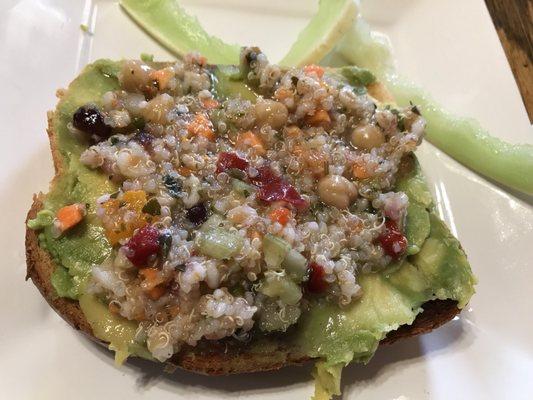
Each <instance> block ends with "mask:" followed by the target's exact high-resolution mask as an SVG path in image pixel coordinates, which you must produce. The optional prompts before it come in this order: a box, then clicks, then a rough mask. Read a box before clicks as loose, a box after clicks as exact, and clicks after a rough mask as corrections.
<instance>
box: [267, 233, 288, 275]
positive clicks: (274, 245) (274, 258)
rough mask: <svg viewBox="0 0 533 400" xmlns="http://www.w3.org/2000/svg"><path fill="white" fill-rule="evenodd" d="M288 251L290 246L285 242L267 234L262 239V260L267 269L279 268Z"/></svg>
mask: <svg viewBox="0 0 533 400" xmlns="http://www.w3.org/2000/svg"><path fill="white" fill-rule="evenodd" d="M290 249H291V245H290V244H289V243H287V242H286V241H285V240H283V239H282V238H279V237H277V236H274V235H271V234H270V233H267V234H266V235H265V237H264V238H263V258H264V260H265V263H266V265H267V267H268V268H271V269H275V268H279V267H280V266H281V263H282V262H283V260H284V259H285V257H286V256H287V253H288V252H289V250H290Z"/></svg>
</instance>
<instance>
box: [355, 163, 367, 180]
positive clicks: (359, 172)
mask: <svg viewBox="0 0 533 400" xmlns="http://www.w3.org/2000/svg"><path fill="white" fill-rule="evenodd" d="M352 174H353V176H354V178H357V179H366V178H368V177H369V175H368V172H367V170H366V168H364V167H362V166H361V165H358V164H355V165H354V166H353V167H352Z"/></svg>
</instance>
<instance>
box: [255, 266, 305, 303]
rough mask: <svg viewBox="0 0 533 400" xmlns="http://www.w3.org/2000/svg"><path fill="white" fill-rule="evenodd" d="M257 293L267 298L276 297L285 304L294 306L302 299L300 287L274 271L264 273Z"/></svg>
mask: <svg viewBox="0 0 533 400" xmlns="http://www.w3.org/2000/svg"><path fill="white" fill-rule="evenodd" d="M259 292H260V293H263V294H264V295H265V296H268V297H277V298H279V299H280V300H281V301H282V302H284V303H285V304H289V305H295V304H297V303H298V302H299V301H300V299H301V298H302V291H301V290H300V287H299V286H298V285H297V284H296V283H294V281H293V280H292V279H290V278H289V277H288V276H287V275H285V274H283V273H279V272H274V271H267V272H265V277H264V279H263V281H262V282H261V286H260V288H259Z"/></svg>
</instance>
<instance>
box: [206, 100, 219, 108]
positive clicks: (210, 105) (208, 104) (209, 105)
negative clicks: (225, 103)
mask: <svg viewBox="0 0 533 400" xmlns="http://www.w3.org/2000/svg"><path fill="white" fill-rule="evenodd" d="M218 104H219V103H218V101H216V100H215V99H205V100H203V101H202V105H203V106H204V108H207V109H208V110H212V109H214V108H217V107H218Z"/></svg>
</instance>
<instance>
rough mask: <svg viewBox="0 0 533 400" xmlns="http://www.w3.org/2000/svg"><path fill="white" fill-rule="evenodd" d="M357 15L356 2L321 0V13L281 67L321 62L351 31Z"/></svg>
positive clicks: (311, 21)
mask: <svg viewBox="0 0 533 400" xmlns="http://www.w3.org/2000/svg"><path fill="white" fill-rule="evenodd" d="M356 15H357V6H356V4H355V2H354V1H353V0H320V1H319V3H318V11H317V13H316V14H315V15H314V16H313V18H311V20H310V21H309V23H308V24H307V25H306V27H305V28H304V29H303V30H302V31H301V32H300V34H299V35H298V38H297V39H296V42H294V44H293V45H292V47H291V48H290V50H289V52H288V53H287V54H286V55H285V57H283V59H282V60H281V61H280V62H279V64H280V65H284V66H288V67H301V66H304V65H307V64H312V63H313V62H318V61H320V60H321V59H322V58H323V57H324V56H325V55H326V54H327V53H328V52H329V51H331V49H333V47H335V44H336V43H337V42H338V41H339V39H341V38H342V36H343V35H344V34H345V33H346V31H347V30H348V29H350V27H351V25H352V24H353V21H354V19H355V16H356Z"/></svg>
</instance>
